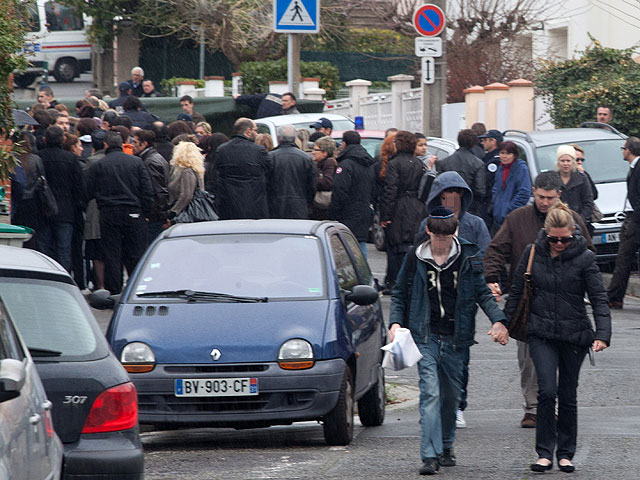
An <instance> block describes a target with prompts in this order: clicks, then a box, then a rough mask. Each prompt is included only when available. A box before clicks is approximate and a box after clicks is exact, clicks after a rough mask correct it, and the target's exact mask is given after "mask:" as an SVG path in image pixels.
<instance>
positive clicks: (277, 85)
mask: <svg viewBox="0 0 640 480" xmlns="http://www.w3.org/2000/svg"><path fill="white" fill-rule="evenodd" d="M288 91H289V82H287V81H281V80H271V81H270V82H269V93H277V94H278V95H282V94H283V93H287V92H288Z"/></svg>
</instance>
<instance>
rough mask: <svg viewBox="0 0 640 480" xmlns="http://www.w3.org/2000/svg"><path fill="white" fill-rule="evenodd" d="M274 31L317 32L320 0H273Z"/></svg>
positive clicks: (318, 28)
mask: <svg viewBox="0 0 640 480" xmlns="http://www.w3.org/2000/svg"><path fill="white" fill-rule="evenodd" d="M273 21H274V27H273V30H274V31H275V32H280V33H317V32H318V30H320V0H273Z"/></svg>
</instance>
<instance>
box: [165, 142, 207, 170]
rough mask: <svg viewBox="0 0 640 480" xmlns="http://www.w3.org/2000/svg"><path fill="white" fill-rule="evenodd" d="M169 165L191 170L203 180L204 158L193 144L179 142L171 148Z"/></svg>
mask: <svg viewBox="0 0 640 480" xmlns="http://www.w3.org/2000/svg"><path fill="white" fill-rule="evenodd" d="M171 165H174V166H176V167H178V168H192V169H193V170H195V172H196V173H197V174H198V176H199V177H200V178H204V157H203V156H202V153H201V152H200V149H199V148H198V146H197V145H196V144H195V143H192V142H180V143H178V145H176V146H175V147H173V156H172V157H171Z"/></svg>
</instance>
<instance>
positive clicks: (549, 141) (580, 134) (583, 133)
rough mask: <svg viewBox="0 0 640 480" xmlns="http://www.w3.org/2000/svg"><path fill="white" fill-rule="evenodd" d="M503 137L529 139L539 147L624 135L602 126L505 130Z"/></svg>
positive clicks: (607, 138) (617, 137) (614, 138)
mask: <svg viewBox="0 0 640 480" xmlns="http://www.w3.org/2000/svg"><path fill="white" fill-rule="evenodd" d="M527 137H528V139H527ZM504 138H509V139H514V138H522V139H523V140H527V141H530V142H531V143H533V144H534V145H535V146H536V147H541V146H545V145H557V144H561V143H580V142H584V141H593V140H621V139H623V138H624V137H622V136H620V135H617V134H615V133H612V132H610V131H608V130H605V129H603V128H557V129H554V130H539V131H534V132H526V133H525V132H520V131H516V130H507V131H505V136H504Z"/></svg>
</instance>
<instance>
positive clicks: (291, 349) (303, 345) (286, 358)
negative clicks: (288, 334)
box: [278, 338, 315, 370]
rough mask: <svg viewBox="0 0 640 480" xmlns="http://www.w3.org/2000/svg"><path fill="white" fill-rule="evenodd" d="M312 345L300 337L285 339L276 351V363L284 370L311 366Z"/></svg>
mask: <svg viewBox="0 0 640 480" xmlns="http://www.w3.org/2000/svg"><path fill="white" fill-rule="evenodd" d="M314 363H315V361H314V360H313V347H312V346H311V344H310V343H309V342H307V341H306V340H303V339H301V338H293V339H291V340H287V341H286V342H284V343H283V344H282V346H281V347H280V351H279V352H278V364H279V365H280V368H284V369H286V370H304V369H305V368H311V367H313V365H314Z"/></svg>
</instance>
